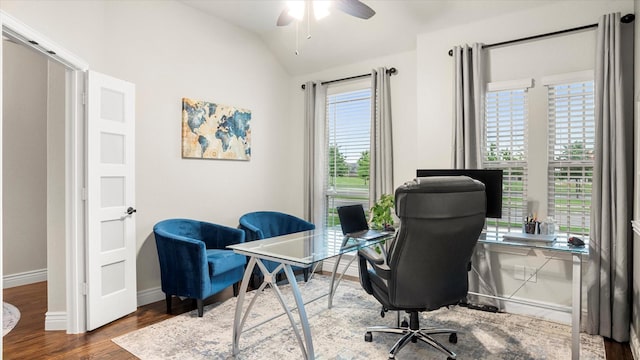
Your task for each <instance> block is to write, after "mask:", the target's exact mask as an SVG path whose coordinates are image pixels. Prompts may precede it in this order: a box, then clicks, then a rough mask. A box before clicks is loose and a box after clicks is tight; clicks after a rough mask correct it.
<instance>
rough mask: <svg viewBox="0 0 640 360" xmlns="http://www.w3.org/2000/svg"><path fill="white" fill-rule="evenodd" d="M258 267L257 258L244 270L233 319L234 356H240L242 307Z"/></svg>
mask: <svg viewBox="0 0 640 360" xmlns="http://www.w3.org/2000/svg"><path fill="white" fill-rule="evenodd" d="M255 266H256V258H254V257H252V258H250V259H249V264H247V268H246V269H245V270H244V276H243V277H242V285H241V286H240V292H239V293H238V302H237V303H236V314H235V317H234V319H233V355H234V356H235V355H238V352H240V349H239V348H238V343H239V342H240V334H242V325H243V324H242V323H243V322H242V321H241V316H242V306H243V305H244V296H245V294H246V293H247V286H248V285H249V279H250V278H251V274H252V273H253V268H254V267H255Z"/></svg>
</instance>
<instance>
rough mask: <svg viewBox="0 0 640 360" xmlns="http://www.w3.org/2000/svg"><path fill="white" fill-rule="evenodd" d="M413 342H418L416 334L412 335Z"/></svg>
mask: <svg viewBox="0 0 640 360" xmlns="http://www.w3.org/2000/svg"><path fill="white" fill-rule="evenodd" d="M411 342H412V343H414V344H415V343H417V342H418V338H417V337H415V336H412V337H411Z"/></svg>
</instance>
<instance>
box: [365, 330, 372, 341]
mask: <svg viewBox="0 0 640 360" xmlns="http://www.w3.org/2000/svg"><path fill="white" fill-rule="evenodd" d="M364 341H366V342H372V341H373V334H371V332H370V331H367V332H366V333H365V334H364Z"/></svg>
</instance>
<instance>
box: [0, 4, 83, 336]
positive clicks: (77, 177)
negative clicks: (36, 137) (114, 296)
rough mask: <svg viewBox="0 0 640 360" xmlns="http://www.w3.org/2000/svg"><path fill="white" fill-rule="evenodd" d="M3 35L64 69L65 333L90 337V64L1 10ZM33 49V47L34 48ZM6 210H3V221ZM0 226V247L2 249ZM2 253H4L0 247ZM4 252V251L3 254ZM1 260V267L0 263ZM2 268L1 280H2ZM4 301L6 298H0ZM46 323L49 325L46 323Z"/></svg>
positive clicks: (0, 126)
mask: <svg viewBox="0 0 640 360" xmlns="http://www.w3.org/2000/svg"><path fill="white" fill-rule="evenodd" d="M0 28H1V29H2V35H3V36H6V37H8V38H10V39H12V40H14V41H16V42H19V43H21V44H23V45H25V46H27V47H28V48H31V49H33V50H35V51H38V52H40V53H42V54H43V55H45V56H47V57H48V58H50V59H53V60H55V61H58V62H59V63H61V64H63V65H64V66H65V68H66V84H67V85H66V94H65V102H66V104H65V106H66V108H67V111H66V119H65V137H66V139H65V164H66V165H65V178H66V181H65V204H66V205H65V215H66V216H65V222H66V223H65V232H66V240H65V263H66V266H65V274H66V275H65V278H66V332H67V333H68V334H78V333H83V332H86V304H85V294H86V285H85V242H86V231H85V200H86V185H85V184H86V180H85V179H86V166H85V152H86V151H85V149H86V148H85V137H86V133H85V130H86V129H85V118H86V114H85V105H84V103H85V101H84V98H85V93H86V92H85V88H86V71H87V70H88V69H89V65H88V63H87V62H85V61H84V60H82V59H81V58H79V57H77V56H76V55H74V54H73V53H71V52H69V51H67V50H66V49H64V48H62V47H61V46H59V45H57V44H56V43H55V42H53V41H51V40H50V39H48V38H47V37H46V36H44V35H43V34H41V33H39V32H37V31H36V30H34V29H33V28H31V27H29V26H28V25H26V24H24V23H22V22H21V21H19V20H17V19H16V18H14V17H12V16H11V15H9V14H7V13H6V12H4V11H2V10H0ZM34 43H35V44H34ZM2 51H3V49H2V43H1V42H0V69H2ZM2 91H3V89H2V82H0V144H1V143H2V140H1V139H2V121H3V119H2ZM1 189H2V147H1V146H0V204H1V203H2V191H1ZM1 218H2V207H1V206H0V219H1ZM2 242H3V239H2V221H0V245H1V244H2ZM0 249H1V247H0ZM0 251H1V250H0ZM1 261H2V260H1V257H0V262H1ZM2 277H3V273H2V267H1V266H0V279H2ZM0 301H2V294H1V293H0ZM45 323H46V320H45Z"/></svg>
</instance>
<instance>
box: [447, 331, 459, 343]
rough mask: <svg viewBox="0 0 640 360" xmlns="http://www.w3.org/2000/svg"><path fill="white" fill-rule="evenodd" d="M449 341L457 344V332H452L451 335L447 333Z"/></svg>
mask: <svg viewBox="0 0 640 360" xmlns="http://www.w3.org/2000/svg"><path fill="white" fill-rule="evenodd" d="M449 342H450V343H452V344H457V343H458V334H456V333H452V334H451V335H449Z"/></svg>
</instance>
